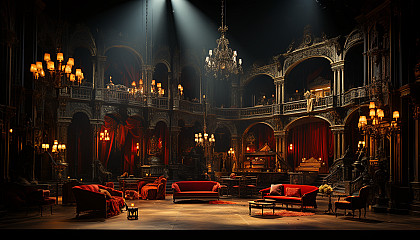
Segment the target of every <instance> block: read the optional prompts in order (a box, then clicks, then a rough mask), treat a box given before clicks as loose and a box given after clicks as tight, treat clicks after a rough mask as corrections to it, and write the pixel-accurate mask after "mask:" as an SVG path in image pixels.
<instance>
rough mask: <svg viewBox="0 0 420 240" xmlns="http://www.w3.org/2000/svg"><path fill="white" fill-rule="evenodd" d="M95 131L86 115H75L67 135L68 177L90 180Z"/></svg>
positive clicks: (78, 113)
mask: <svg viewBox="0 0 420 240" xmlns="http://www.w3.org/2000/svg"><path fill="white" fill-rule="evenodd" d="M92 150H93V131H92V126H91V125H90V122H89V118H88V116H87V115H86V114H85V113H82V112H77V113H75V114H74V115H73V118H72V121H71V124H70V125H69V127H68V134H67V162H68V164H69V166H68V172H67V173H68V176H70V177H71V178H83V179H90V178H89V176H91V173H92V159H93V151H92Z"/></svg>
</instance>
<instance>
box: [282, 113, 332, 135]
mask: <svg viewBox="0 0 420 240" xmlns="http://www.w3.org/2000/svg"><path fill="white" fill-rule="evenodd" d="M311 118H312V119H313V118H318V119H322V120H324V121H326V122H328V124H329V125H330V126H333V125H334V124H333V123H332V122H331V121H330V119H328V118H326V117H323V116H319V115H315V116H302V117H298V118H296V119H293V120H292V121H290V122H289V123H288V124H286V125H285V126H284V130H286V131H288V130H290V129H291V128H293V127H294V126H296V123H298V122H300V121H302V120H306V119H311Z"/></svg>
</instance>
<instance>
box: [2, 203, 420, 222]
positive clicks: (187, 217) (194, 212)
mask: <svg viewBox="0 0 420 240" xmlns="http://www.w3.org/2000/svg"><path fill="white" fill-rule="evenodd" d="M220 200H222V201H230V202H235V203H236V204H208V203H207V202H206V201H202V202H201V201H185V202H182V201H179V202H177V203H173V202H172V196H171V195H168V196H167V197H166V199H165V200H127V203H128V204H129V205H130V203H131V202H133V203H135V205H136V206H137V207H138V208H139V219H138V220H127V212H126V211H124V212H123V213H122V214H119V215H118V216H114V217H110V218H108V219H104V218H101V217H98V216H95V215H91V214H82V215H80V218H79V219H76V218H75V216H76V214H75V208H76V207H75V205H72V206H63V205H56V206H54V210H53V214H52V215H51V214H50V210H49V207H45V208H44V212H43V216H42V217H41V216H40V214H39V210H38V209H36V208H34V209H33V210H31V211H29V212H28V214H26V211H25V210H22V211H17V212H0V229H71V230H73V229H93V230H105V229H106V230H125V229H127V230H128V229H129V230H297V229H299V230H420V217H419V216H414V215H397V214H388V213H374V212H373V211H370V210H368V211H367V214H366V218H363V212H362V218H361V219H359V218H358V211H356V214H355V218H352V217H351V216H343V213H344V211H343V210H340V211H339V215H338V217H335V215H334V214H326V213H324V212H325V210H326V209H327V204H328V199H327V198H323V197H321V196H318V199H317V203H318V209H316V210H312V209H311V210H308V211H309V212H314V213H315V214H314V215H311V216H297V217H296V216H295V217H288V216H287V217H286V216H281V217H280V216H264V217H261V216H257V215H256V214H253V215H251V216H250V215H249V214H248V213H249V208H248V201H249V200H250V199H238V198H221V199H220ZM294 208H295V209H294V210H296V211H298V207H297V206H296V207H294ZM280 210H281V209H280V208H278V209H276V211H280ZM252 211H253V213H257V212H260V211H261V210H260V209H253V210H252ZM266 211H267V212H270V211H271V210H269V209H267V210H266Z"/></svg>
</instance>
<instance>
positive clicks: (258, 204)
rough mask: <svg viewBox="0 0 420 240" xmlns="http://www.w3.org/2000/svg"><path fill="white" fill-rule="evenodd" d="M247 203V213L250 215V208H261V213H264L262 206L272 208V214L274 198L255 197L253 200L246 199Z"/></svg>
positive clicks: (274, 203) (274, 205)
mask: <svg viewBox="0 0 420 240" xmlns="http://www.w3.org/2000/svg"><path fill="white" fill-rule="evenodd" d="M248 203H249V215H251V209H252V208H261V215H262V216H263V215H264V208H272V209H273V215H274V208H275V207H276V200H274V199H257V200H254V201H248Z"/></svg>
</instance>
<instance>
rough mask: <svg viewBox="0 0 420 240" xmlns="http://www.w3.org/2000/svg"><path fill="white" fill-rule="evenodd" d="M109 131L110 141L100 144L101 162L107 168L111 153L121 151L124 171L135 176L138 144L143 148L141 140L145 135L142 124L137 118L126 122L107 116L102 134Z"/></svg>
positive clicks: (128, 119)
mask: <svg viewBox="0 0 420 240" xmlns="http://www.w3.org/2000/svg"><path fill="white" fill-rule="evenodd" d="M105 129H106V130H107V131H108V133H109V138H110V140H109V141H101V142H100V146H101V149H100V160H101V162H102V164H103V165H104V166H105V167H107V166H108V164H109V158H110V155H111V152H112V151H113V150H114V151H115V150H117V149H119V150H121V154H122V156H121V158H122V164H121V167H122V171H123V172H127V173H129V174H133V173H134V170H135V159H136V157H137V143H139V147H141V146H142V144H141V139H142V137H143V135H144V133H143V127H142V122H141V121H140V120H138V119H135V118H127V120H126V121H125V122H123V121H122V120H121V119H116V117H114V118H113V117H110V116H105V124H104V125H103V126H102V127H101V132H104V130H105Z"/></svg>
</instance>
